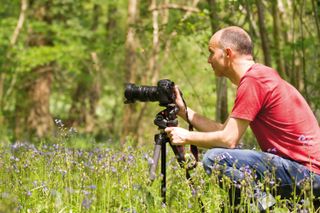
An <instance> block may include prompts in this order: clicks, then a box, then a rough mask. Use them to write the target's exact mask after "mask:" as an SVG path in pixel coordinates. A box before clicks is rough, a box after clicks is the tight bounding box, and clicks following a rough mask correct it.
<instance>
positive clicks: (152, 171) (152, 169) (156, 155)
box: [150, 143, 161, 181]
mask: <svg viewBox="0 0 320 213" xmlns="http://www.w3.org/2000/svg"><path fill="white" fill-rule="evenodd" d="M160 150H161V144H157V143H156V144H155V146H154V151H153V162H152V164H151V166H150V180H151V181H154V179H156V170H157V166H158V161H159V157H160Z"/></svg>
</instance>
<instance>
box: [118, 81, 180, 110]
mask: <svg viewBox="0 0 320 213" xmlns="http://www.w3.org/2000/svg"><path fill="white" fill-rule="evenodd" d="M124 96H125V98H126V100H125V103H126V104H129V103H134V102H135V101H142V102H148V101H159V105H160V106H168V105H169V104H173V103H174V102H175V99H176V96H175V93H174V82H172V81H170V80H169V79H162V80H159V81H158V83H157V86H137V85H135V84H131V83H128V84H126V88H125V91H124Z"/></svg>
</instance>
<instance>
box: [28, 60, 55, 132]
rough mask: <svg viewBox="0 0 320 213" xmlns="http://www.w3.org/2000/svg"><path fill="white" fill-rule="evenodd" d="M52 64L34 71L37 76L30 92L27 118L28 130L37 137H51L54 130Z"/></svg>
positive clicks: (29, 89)
mask: <svg viewBox="0 0 320 213" xmlns="http://www.w3.org/2000/svg"><path fill="white" fill-rule="evenodd" d="M52 67H53V66H52V64H50V65H44V66H40V67H36V68H34V69H33V70H32V72H33V75H34V76H35V80H34V82H32V84H30V87H29V88H28V89H27V91H28V102H29V104H28V105H29V108H28V109H29V110H28V114H27V115H28V117H27V130H28V132H31V134H32V135H35V136H37V137H44V136H49V133H51V130H52V128H53V122H52V117H51V114H50V110H49V99H50V95H51V83H52V79H53V68H52Z"/></svg>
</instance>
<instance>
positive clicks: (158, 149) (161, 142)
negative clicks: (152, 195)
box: [150, 104, 190, 204]
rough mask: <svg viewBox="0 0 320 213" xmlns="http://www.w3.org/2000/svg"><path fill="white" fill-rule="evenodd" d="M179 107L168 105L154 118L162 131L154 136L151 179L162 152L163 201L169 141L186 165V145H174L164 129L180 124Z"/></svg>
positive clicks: (182, 165)
mask: <svg viewBox="0 0 320 213" xmlns="http://www.w3.org/2000/svg"><path fill="white" fill-rule="evenodd" d="M178 111H179V108H178V107H177V106H175V105H174V104H172V105H168V106H166V109H164V110H162V111H160V112H159V113H158V114H157V115H156V118H155V120H154V124H155V125H157V126H158V127H159V130H160V133H159V134H156V135H155V137H154V141H155V147H154V154H153V164H152V165H151V167H150V180H151V181H153V180H154V179H155V178H156V169H157V166H158V161H159V158H160V153H161V175H162V182H161V197H162V202H163V203H164V204H165V203H166V143H167V142H169V144H170V146H171V148H172V150H173V152H174V154H175V156H176V158H177V161H178V163H179V165H180V166H181V167H184V163H185V162H186V159H185V156H184V147H183V146H181V145H179V146H172V145H171V143H170V139H169V137H168V136H167V134H166V132H165V131H164V129H165V128H166V127H175V126H178V120H177V112H178ZM186 175H187V179H190V175H189V172H188V171H187V174H186Z"/></svg>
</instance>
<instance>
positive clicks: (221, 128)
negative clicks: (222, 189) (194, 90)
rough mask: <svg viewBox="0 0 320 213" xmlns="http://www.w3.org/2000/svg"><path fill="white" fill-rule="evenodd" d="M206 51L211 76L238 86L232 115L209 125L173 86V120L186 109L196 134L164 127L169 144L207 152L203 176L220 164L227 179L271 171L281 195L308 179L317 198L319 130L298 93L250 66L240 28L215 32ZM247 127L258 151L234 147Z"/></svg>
mask: <svg viewBox="0 0 320 213" xmlns="http://www.w3.org/2000/svg"><path fill="white" fill-rule="evenodd" d="M209 52H210V55H209V58H208V63H209V64H210V65H211V66H212V68H213V70H214V72H215V75H216V76H217V77H220V76H225V77H227V78H228V79H229V80H230V81H231V82H232V83H233V84H235V85H236V86H237V87H238V88H237V94H236V99H235V102H234V106H233V109H232V112H231V114H230V116H229V118H228V119H227V121H226V122H225V123H224V124H220V123H216V122H214V121H211V120H209V119H207V118H205V117H203V116H201V115H199V114H197V113H196V112H194V111H193V110H192V109H190V108H187V109H185V107H184V105H183V101H182V99H181V96H180V94H179V92H178V89H177V88H176V95H177V98H176V104H177V105H178V107H179V109H180V110H179V116H181V117H182V118H183V119H185V120H187V118H186V112H185V111H186V110H187V112H188V113H187V114H188V117H189V120H190V121H191V123H192V125H193V126H194V127H195V128H196V129H197V130H198V132H190V131H187V130H185V129H183V128H180V127H168V128H166V129H165V131H166V132H167V134H168V136H169V137H170V139H171V142H172V144H173V145H184V144H192V145H196V146H200V147H205V148H212V149H210V150H209V151H207V153H206V154H205V156H204V159H203V165H204V168H205V170H206V172H207V173H208V174H211V173H212V170H213V168H216V167H215V166H216V165H224V170H223V173H224V174H225V175H227V176H229V177H230V178H232V180H233V181H241V180H242V179H243V178H244V176H245V174H244V170H243V167H246V168H247V169H248V168H249V169H252V170H254V171H256V175H257V176H258V178H260V179H263V178H264V177H265V175H266V174H267V173H269V174H270V173H274V175H275V176H276V178H277V180H278V179H280V183H279V184H280V187H279V188H280V189H283V191H282V194H283V195H284V196H287V195H288V196H289V195H290V193H291V191H292V190H294V188H295V187H297V188H298V189H301V187H302V186H301V185H302V184H301V183H302V182H305V181H306V180H310V179H311V178H312V180H313V187H314V191H313V192H314V194H315V195H316V196H320V193H319V188H320V129H319V126H318V122H317V120H316V118H315V116H314V115H313V113H312V111H311V109H310V107H309V106H308V104H307V102H306V101H305V100H304V98H303V97H302V96H301V94H300V93H299V92H298V91H297V90H296V89H295V88H294V87H293V86H291V85H290V84H288V83H287V82H286V81H284V80H283V79H281V77H280V76H279V75H278V73H277V72H276V71H275V70H273V69H272V68H270V67H267V66H264V65H262V64H258V63H255V62H254V60H253V56H252V42H251V39H250V36H249V35H248V34H247V33H246V32H245V31H244V30H243V29H241V28H240V27H235V26H233V27H227V28H224V29H221V30H219V31H218V32H216V33H215V34H214V35H213V36H212V37H211V39H210V41H209ZM248 126H250V127H251V129H252V131H253V133H254V135H255V136H256V138H257V141H258V143H259V146H260V148H261V150H262V152H258V151H253V150H241V149H235V148H236V146H237V145H238V143H239V140H240V138H241V137H242V135H243V133H244V132H245V130H246V129H247V127H248ZM220 168H222V167H220Z"/></svg>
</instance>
